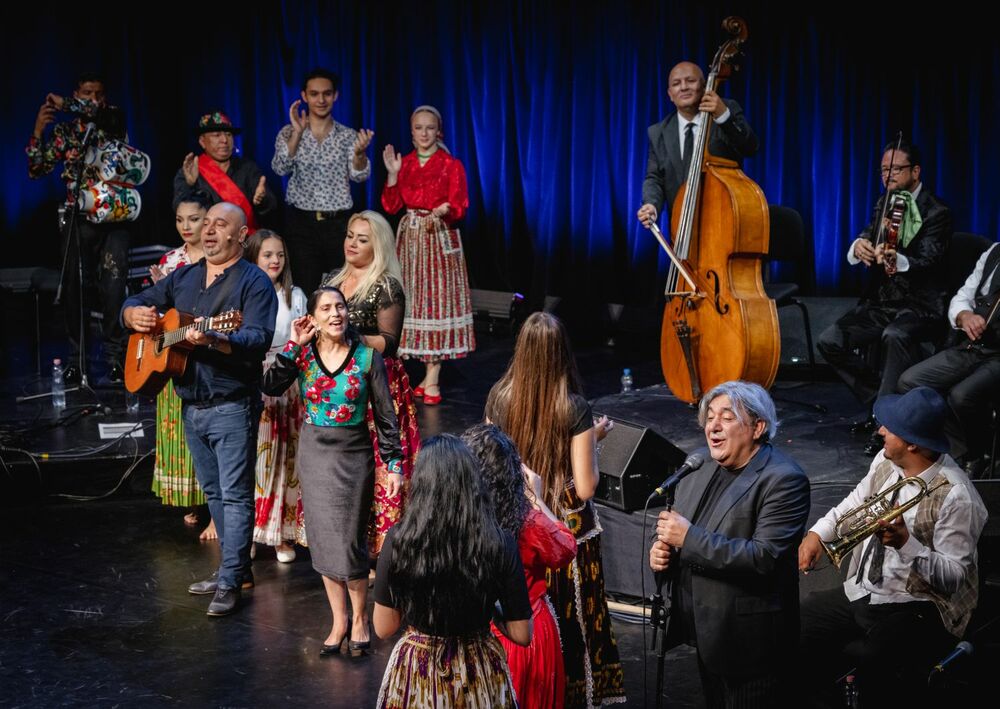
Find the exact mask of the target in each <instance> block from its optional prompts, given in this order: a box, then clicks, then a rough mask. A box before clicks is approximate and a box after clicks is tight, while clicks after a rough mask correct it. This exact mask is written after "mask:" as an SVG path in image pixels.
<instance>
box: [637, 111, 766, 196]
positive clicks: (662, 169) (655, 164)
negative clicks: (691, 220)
mask: <svg viewBox="0 0 1000 709" xmlns="http://www.w3.org/2000/svg"><path fill="white" fill-rule="evenodd" d="M723 100H724V101H725V103H726V106H727V107H728V108H729V119H728V120H727V121H726V122H725V123H714V122H713V123H712V132H711V135H710V136H709V140H708V152H709V153H711V154H712V155H716V156H718V157H720V158H728V159H730V160H736V161H737V162H742V161H743V158H747V157H750V156H751V155H754V154H755V153H756V152H757V148H758V145H759V144H758V141H757V136H756V135H754V132H753V130H752V129H751V128H750V125H749V124H748V123H747V119H746V117H745V116H744V115H743V109H742V108H740V105H739V104H738V103H736V102H735V101H732V100H730V99H723ZM646 133H647V134H648V135H649V155H648V157H647V158H646V179H645V180H644V181H643V183H642V203H643V204H651V205H653V206H654V207H656V212H657V214H663V209H664V205H666V210H667V213H668V214H669V212H670V210H671V209H672V208H673V205H674V198H676V197H677V191H678V190H679V189H680V187H681V185H683V184H684V181H685V180H687V175H685V174H684V171H683V165H682V163H681V144H680V134H679V133H678V128H677V112H676V111H675V112H674V113H671V114H670V115H669V116H667V117H666V118H664V119H663V120H662V121H660V122H659V123H654V124H653V125H651V126H650V127H649V128H648V129H647V131H646Z"/></svg>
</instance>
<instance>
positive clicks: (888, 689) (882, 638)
mask: <svg viewBox="0 0 1000 709" xmlns="http://www.w3.org/2000/svg"><path fill="white" fill-rule="evenodd" d="M869 600H870V596H865V597H864V598H861V599H859V600H857V601H853V602H851V601H848V600H847V596H846V595H845V594H844V587H843V586H842V585H841V584H838V585H837V586H836V587H835V588H832V589H829V590H826V591H819V592H816V593H811V594H809V595H808V596H806V598H805V600H804V601H803V602H802V606H801V618H802V626H801V631H800V643H799V659H800V670H799V678H800V683H801V684H800V689H799V692H798V695H799V696H800V697H801V698H803V699H805V698H807V697H813V698H814V700H815V702H817V703H818V704H820V705H830V704H831V703H833V704H834V705H838V706H839V705H841V704H838V702H842V701H843V700H842V697H843V694H842V690H841V689H840V688H838V687H836V686H835V684H834V682H835V681H836V680H837V678H839V677H841V676H842V675H844V674H845V673H846V672H848V671H849V670H851V669H852V668H857V684H858V687H859V688H860V691H861V694H862V699H863V701H864V705H865V706H923V703H922V701H921V697H922V696H924V695H923V692H925V691H926V688H927V675H928V674H929V672H930V670H931V668H932V667H933V665H934V663H935V662H936V661H938V660H939V659H940V658H941V657H942V656H943V655H944V654H945V653H947V652H948V650H949V649H950V648H951V647H953V646H954V645H955V643H956V642H958V638H956V637H954V636H953V635H951V634H950V633H948V632H947V631H946V630H945V629H944V624H943V623H942V622H941V615H940V614H939V613H938V610H937V608H936V607H935V605H934V604H933V603H931V602H930V601H914V602H911V603H882V604H871V603H869ZM802 705H803V706H808V703H807V702H803V704H802Z"/></svg>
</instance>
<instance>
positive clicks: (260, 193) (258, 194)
mask: <svg viewBox="0 0 1000 709" xmlns="http://www.w3.org/2000/svg"><path fill="white" fill-rule="evenodd" d="M266 196H267V180H266V179H265V178H264V176H263V175H261V176H260V181H259V182H257V189H255V190H254V191H253V203H254V206H258V205H260V203H261V202H263V201H264V198H265V197H266Z"/></svg>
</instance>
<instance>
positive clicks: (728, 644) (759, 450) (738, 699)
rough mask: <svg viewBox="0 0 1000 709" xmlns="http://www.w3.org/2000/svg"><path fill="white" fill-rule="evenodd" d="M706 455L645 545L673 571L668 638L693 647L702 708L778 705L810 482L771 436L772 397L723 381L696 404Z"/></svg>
mask: <svg viewBox="0 0 1000 709" xmlns="http://www.w3.org/2000/svg"><path fill="white" fill-rule="evenodd" d="M698 422H699V423H700V424H701V425H702V426H703V427H704V430H705V441H706V443H707V444H708V453H709V454H710V455H711V457H712V461H713V462H714V463H715V464H714V465H706V466H705V467H704V468H702V469H701V470H700V471H699V472H698V473H696V474H693V475H689V476H687V477H686V478H684V479H683V480H682V481H681V482H680V484H679V485H678V486H677V492H676V504H675V506H674V508H673V509H672V510H671V511H663V512H661V513H660V516H659V519H658V520H657V523H656V537H655V539H654V542H653V546H652V548H651V549H650V550H649V565H650V567H651V568H652V569H653V571H657V572H661V571H665V572H667V573H668V575H669V576H668V577H669V578H670V579H671V580H672V584H671V586H672V588H671V594H670V598H671V602H670V606H671V613H670V625H669V627H668V629H667V638H666V640H667V644H668V646H670V647H673V646H674V645H678V644H681V643H686V644H688V645H692V646H694V647H696V648H697V650H698V669H699V671H700V674H701V682H702V686H703V688H704V690H705V699H706V704H707V705H708V706H709V707H722V706H727V707H728V706H744V707H785V706H793V704H792V703H791V702H790V701H789V694H788V693H789V689H790V686H791V684H792V683H791V681H790V678H789V677H788V668H789V666H790V664H791V658H792V655H793V653H794V652H795V650H796V648H797V645H798V637H799V579H798V569H797V563H798V560H797V548H798V544H799V541H800V540H801V539H802V534H803V532H804V531H805V526H806V517H807V516H808V514H809V480H808V479H807V478H806V476H805V473H803V472H802V469H801V468H800V467H799V466H798V465H797V464H796V463H795V461H794V460H792V459H791V458H789V457H788V456H786V455H784V454H783V453H781V452H780V451H779V450H777V449H775V448H773V447H772V446H771V443H770V441H771V439H772V438H773V437H774V434H775V431H776V429H777V416H776V414H775V410H774V402H773V401H772V400H771V397H770V395H768V393H767V392H766V391H764V389H763V387H761V386H760V385H759V384H751V383H749V382H743V381H735V382H725V383H724V384H720V385H719V386H717V387H715V388H714V389H712V390H711V391H710V392H708V394H706V395H705V396H704V397H703V398H702V400H701V404H700V405H699V408H698Z"/></svg>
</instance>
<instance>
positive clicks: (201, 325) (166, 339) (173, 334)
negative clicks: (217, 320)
mask: <svg viewBox="0 0 1000 709" xmlns="http://www.w3.org/2000/svg"><path fill="white" fill-rule="evenodd" d="M213 320H214V318H206V319H204V320H200V321H198V322H195V323H191V324H190V325H185V326H184V327H179V328H177V329H176V330H170V331H168V332H165V333H163V347H171V346H173V345H176V344H177V343H178V342H180V341H181V340H183V339H184V337H185V335H186V334H187V332H188V330H197V331H198V332H208V331H209V330H211V329H212V321H213Z"/></svg>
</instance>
